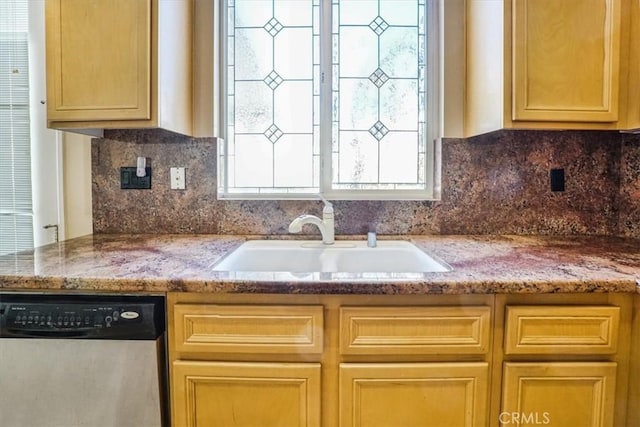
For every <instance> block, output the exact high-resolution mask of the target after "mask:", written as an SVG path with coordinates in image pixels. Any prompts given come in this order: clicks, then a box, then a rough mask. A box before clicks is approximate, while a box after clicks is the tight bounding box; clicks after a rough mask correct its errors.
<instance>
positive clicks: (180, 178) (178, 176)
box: [170, 168, 185, 190]
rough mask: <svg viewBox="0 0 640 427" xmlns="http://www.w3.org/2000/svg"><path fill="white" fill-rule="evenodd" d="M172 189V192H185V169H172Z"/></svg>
mask: <svg viewBox="0 0 640 427" xmlns="http://www.w3.org/2000/svg"><path fill="white" fill-rule="evenodd" d="M170 178H171V189H172V190H184V189H185V173H184V168H171V169H170Z"/></svg>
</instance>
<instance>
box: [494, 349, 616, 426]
mask: <svg viewBox="0 0 640 427" xmlns="http://www.w3.org/2000/svg"><path fill="white" fill-rule="evenodd" d="M502 384H503V386H502V395H503V400H502V411H501V413H500V422H501V423H502V424H503V425H509V424H512V425H548V426H559V427H562V426H581V427H605V426H611V427H612V426H614V422H613V421H614V408H615V405H614V402H615V393H616V363H613V362H593V363H590V362H582V363H581V362H549V363H544V362H535V363H509V362H507V363H505V366H504V374H503V380H502Z"/></svg>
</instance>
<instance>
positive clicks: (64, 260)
mask: <svg viewBox="0 0 640 427" xmlns="http://www.w3.org/2000/svg"><path fill="white" fill-rule="evenodd" d="M352 237H353V238H354V239H364V237H363V236H352ZM250 238H259V237H257V236H253V237H252V236H221V235H112V234H107V235H93V236H86V237H81V238H77V239H72V240H68V241H65V242H61V243H59V244H52V245H47V246H43V247H40V248H37V249H35V250H33V251H26V252H21V253H18V254H13V255H6V256H3V257H0V290H75V291H90V292H102V291H104V292H145V293H153V292H167V291H183V292H219V293H298V294H468V293H476V294H483V293H588V292H623V293H635V292H640V283H639V282H638V279H640V240H635V239H627V238H619V237H598V236H579V237H576V236H571V237H551V236H407V237H406V239H407V240H410V241H412V242H413V243H415V244H416V245H417V246H419V247H420V248H422V249H423V250H425V251H426V252H427V253H429V254H430V255H432V256H435V257H437V258H440V259H442V260H444V261H446V262H447V263H448V264H449V265H450V266H451V267H453V271H450V272H446V273H424V274H415V273H414V274H369V275H360V274H355V273H310V274H293V273H235V272H214V271H212V270H211V265H212V264H213V263H215V262H216V261H217V260H219V259H220V258H221V257H223V256H224V255H225V254H227V253H229V252H230V251H231V250H232V249H234V248H235V247H237V246H238V245H240V244H241V243H242V242H243V241H245V240H247V239H250ZM393 238H398V237H397V236H394V237H393Z"/></svg>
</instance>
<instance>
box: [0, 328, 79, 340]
mask: <svg viewBox="0 0 640 427" xmlns="http://www.w3.org/2000/svg"><path fill="white" fill-rule="evenodd" d="M89 332H90V331H89V330H47V331H42V330H29V329H11V328H7V329H6V330H5V331H4V332H3V333H2V334H1V335H0V336H2V338H87V337H89V335H90V334H89Z"/></svg>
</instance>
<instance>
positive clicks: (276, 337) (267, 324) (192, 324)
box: [174, 304, 323, 354]
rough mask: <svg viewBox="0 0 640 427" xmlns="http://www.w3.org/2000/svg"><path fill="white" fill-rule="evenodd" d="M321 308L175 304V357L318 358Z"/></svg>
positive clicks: (321, 323)
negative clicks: (184, 354)
mask: <svg viewBox="0 0 640 427" xmlns="http://www.w3.org/2000/svg"><path fill="white" fill-rule="evenodd" d="M322 328H323V308H322V306H290V305H269V306H263V305H260V306H258V305H255V306H254V305H214V304H176V305H175V308H174V339H175V348H176V350H177V351H178V352H190V353H263V354H264V353H269V354H272V353H282V354H297V353H311V354H319V353H322V344H323V342H322V340H323V338H322V337H323V335H322Z"/></svg>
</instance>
